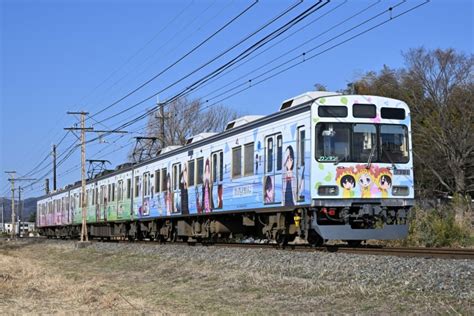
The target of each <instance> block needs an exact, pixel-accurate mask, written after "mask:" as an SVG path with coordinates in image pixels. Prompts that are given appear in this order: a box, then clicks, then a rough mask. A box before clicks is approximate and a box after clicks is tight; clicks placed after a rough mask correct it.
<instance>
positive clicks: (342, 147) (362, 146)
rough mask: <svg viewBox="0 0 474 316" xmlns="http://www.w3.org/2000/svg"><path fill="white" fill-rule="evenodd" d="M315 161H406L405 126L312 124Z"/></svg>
mask: <svg viewBox="0 0 474 316" xmlns="http://www.w3.org/2000/svg"><path fill="white" fill-rule="evenodd" d="M315 140H316V159H317V160H318V161H319V162H335V163H338V162H361V163H366V162H381V163H407V162H408V160H409V155H408V130H407V127H406V126H404V125H392V124H361V123H353V124H352V123H319V124H317V125H316V137H315Z"/></svg>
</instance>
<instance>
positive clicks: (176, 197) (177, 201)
mask: <svg viewBox="0 0 474 316" xmlns="http://www.w3.org/2000/svg"><path fill="white" fill-rule="evenodd" d="M172 178H173V179H172V186H173V208H172V213H181V190H180V186H179V182H180V179H181V164H180V163H176V164H174V165H173V175H172Z"/></svg>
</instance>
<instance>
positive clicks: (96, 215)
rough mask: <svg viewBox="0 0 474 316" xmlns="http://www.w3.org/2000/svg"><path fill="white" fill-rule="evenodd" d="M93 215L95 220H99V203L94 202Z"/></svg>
mask: <svg viewBox="0 0 474 316" xmlns="http://www.w3.org/2000/svg"><path fill="white" fill-rule="evenodd" d="M95 217H96V218H97V221H98V222H100V205H99V203H96V204H95Z"/></svg>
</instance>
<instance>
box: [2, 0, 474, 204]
mask: <svg viewBox="0 0 474 316" xmlns="http://www.w3.org/2000/svg"><path fill="white" fill-rule="evenodd" d="M254 2H255V1H254V0H234V1H231V0H229V1H224V0H194V1H193V0H175V1H171V0H170V1H167V0H161V1H158V0H157V1H151V0H133V1H132V0H113V1H112V0H69V1H66V0H54V1H53V0H0V23H1V24H0V196H5V195H9V194H11V193H9V192H8V185H9V184H8V181H7V175H6V174H5V173H4V171H6V170H16V171H17V172H18V174H17V176H18V177H21V176H23V177H25V176H27V177H28V178H36V179H38V180H37V181H38V183H36V184H34V185H32V186H29V187H28V186H27V185H28V184H29V183H31V182H28V181H22V182H19V185H22V186H24V187H26V190H25V191H24V196H26V197H33V196H40V195H42V194H43V193H44V180H43V179H44V177H45V176H47V177H49V178H50V179H51V177H52V173H51V172H50V170H51V162H52V159H51V156H50V155H49V153H50V151H51V146H52V145H53V144H58V143H59V142H60V141H61V140H62V142H61V143H60V145H59V146H58V156H60V157H64V156H65V154H66V153H67V149H68V148H69V147H70V146H71V145H72V144H73V143H74V142H75V141H76V138H75V136H74V135H73V134H71V133H69V134H67V135H66V132H65V131H64V128H65V127H71V126H73V125H74V124H75V123H77V122H78V117H75V116H73V115H67V114H66V112H67V111H87V112H89V113H90V116H93V118H92V119H88V121H87V125H88V126H93V127H94V128H95V129H102V130H104V129H114V128H116V127H117V126H119V125H120V124H121V123H122V122H126V121H128V120H131V119H133V118H135V117H137V116H139V115H140V114H142V113H144V112H145V111H146V110H149V109H151V108H153V106H155V104H156V102H157V101H161V102H163V101H166V100H167V99H169V98H171V97H173V96H175V95H176V94H178V93H179V92H181V91H183V90H184V89H186V88H187V87H189V86H190V84H192V83H194V82H196V80H198V79H200V78H202V77H203V76H205V75H208V74H210V73H211V72H212V71H214V70H216V69H218V68H219V67H220V66H222V65H224V64H226V63H227V62H228V61H230V60H232V59H233V58H235V57H236V56H238V55H239V54H241V53H242V52H244V51H245V50H246V49H247V48H249V47H251V46H252V45H254V44H255V43H257V42H259V41H260V40H261V39H262V38H264V37H265V36H267V35H269V34H271V33H272V32H274V31H275V30H277V29H278V28H279V27H281V26H283V25H284V24H286V23H287V22H289V21H290V20H291V19H293V18H294V17H296V16H297V15H299V14H300V13H302V12H303V11H305V10H306V9H308V8H310V7H311V6H312V5H313V4H315V3H316V2H317V1H304V2H302V3H300V1H297V0H291V1H289V0H285V1H284V0H260V1H258V2H257V3H255V4H254ZM423 2H424V0H408V1H405V2H403V1H392V0H380V1H377V0H371V1H368V0H367V1H366V0H360V1H354V0H351V1H344V0H333V1H331V2H330V3H328V4H326V5H325V6H323V7H322V8H320V9H319V10H317V11H315V12H314V13H313V14H311V15H309V16H308V17H306V18H305V19H303V20H302V21H301V22H299V23H297V24H296V25H294V26H293V27H291V28H289V29H288V30H287V31H286V32H285V33H283V34H282V35H281V36H279V37H276V38H275V39H273V40H272V41H269V42H268V43H267V44H265V46H262V47H261V48H259V49H257V50H255V51H251V54H250V55H248V56H247V57H246V58H245V59H243V60H242V61H240V63H237V64H235V65H234V66H233V67H231V68H229V69H228V70H226V72H224V73H223V74H222V75H220V76H218V77H216V78H215V79H213V80H211V81H209V82H207V83H206V84H205V85H203V86H200V87H199V88H197V89H195V90H193V91H192V92H191V93H190V94H189V95H188V98H189V99H201V100H202V101H203V102H206V101H207V102H206V103H205V104H207V105H209V106H212V105H214V104H223V105H225V106H228V107H230V108H232V109H234V110H236V111H238V112H239V113H241V114H262V115H268V114H270V113H273V112H275V111H277V110H278V108H279V106H280V104H281V103H282V101H284V100H286V99H289V98H291V97H294V96H296V95H299V94H302V93H304V92H306V91H310V90H314V85H315V84H316V83H319V84H323V85H325V86H326V87H327V88H328V90H332V91H335V90H339V89H343V88H345V87H346V85H347V84H348V83H350V82H352V81H354V80H356V79H357V78H358V77H360V76H361V75H362V74H363V73H365V72H367V71H370V70H380V69H381V68H382V67H383V65H388V66H389V67H391V68H399V67H403V66H404V61H403V57H402V52H406V51H407V50H409V49H410V48H415V47H420V46H424V47H425V48H427V49H436V48H442V49H446V48H454V49H456V50H457V51H459V52H463V53H467V54H472V52H473V42H474V40H473V22H472V21H473V2H472V1H471V0H432V1H430V2H429V3H427V4H426V5H423V6H421V7H419V8H417V9H415V10H413V11H410V12H407V13H406V14H403V15H401V16H399V17H397V15H398V14H400V13H402V12H404V11H406V10H409V9H410V8H412V7H415V6H416V5H418V4H420V3H423ZM323 3H324V1H323ZM398 3H401V4H400V5H397V4H398ZM252 4H254V5H252ZM296 4H297V5H296ZM320 5H321V4H320ZM292 6H294V7H293V8H292V9H290V7H292ZM391 6H392V7H394V8H393V10H391V15H390V12H389V11H388V10H387V9H388V8H389V7H391ZM246 8H248V10H247V11H245V12H244V13H243V14H242V15H239V14H240V13H242V12H243V11H244V10H245V9H246ZM285 10H289V11H288V12H287V13H286V14H283V15H281V14H282V13H283V12H285ZM379 13H380V14H379ZM280 15H281V16H280ZM278 16H280V17H279V18H277V19H276V20H275V21H274V22H273V23H270V22H271V21H272V20H273V19H275V18H276V17H278ZM374 16H376V17H374ZM372 17H374V18H372ZM390 17H392V19H391V20H390ZM230 21H232V22H231V23H229V22H230ZM384 21H388V22H387V23H384V24H381V25H380V26H379V27H376V28H374V29H372V30H370V31H367V32H363V31H364V30H368V29H370V28H372V27H374V26H376V25H378V24H380V23H383V22H384ZM363 22H364V23H363ZM361 23H363V24H361ZM359 24H361V25H360V26H359V27H356V28H355V26H357V25H359ZM265 25H267V26H266V27H264V26H265ZM221 28H222V30H220V29H221ZM351 29H352V30H351ZM219 30H220V31H219ZM214 33H215V35H213V34H214ZM359 33H361V34H360V35H358V36H356V35H357V34H359ZM252 34H254V35H253V36H250V35H252ZM353 36H356V37H354V38H353V39H351V40H350V38H351V37H353ZM209 37H210V39H209V40H207V41H205V39H206V38H209ZM247 37H248V39H246V38H247ZM244 39H246V40H245V41H244ZM204 41H205V42H204ZM203 42H204V43H203ZM201 43H202V45H201ZM305 43H306V44H305ZM234 46H235V48H233V49H231V48H232V47H234ZM303 53H305V54H304V55H303ZM184 56H185V57H184ZM181 57H183V58H181ZM176 62H177V63H176ZM285 62H286V63H285ZM175 63H176V64H175ZM173 64H174V65H173ZM280 64H283V65H282V66H280V67H279V68H278V67H277V66H278V65H280ZM296 64H297V65H296ZM292 65H294V67H292V68H290V69H286V68H288V66H292ZM168 67H169V69H168V70H166V71H164V70H165V69H167V68H168ZM285 69H286V70H285ZM283 70H285V71H283ZM160 73H162V74H160ZM158 74H160V75H159V76H157V77H156V78H155V79H154V80H151V81H150V82H149V83H148V84H146V85H144V86H143V87H141V88H140V89H138V90H137V91H136V92H134V93H131V92H133V91H134V90H135V89H137V88H138V87H140V86H141V85H142V84H144V83H145V82H147V81H149V80H150V79H151V78H153V77H155V76H156V75H158ZM259 81H261V82H259ZM233 87H235V88H234V90H231V91H228V92H227V93H224V92H225V91H226V90H228V89H229V88H233ZM244 88H245V89H244ZM235 92H239V93H235ZM130 93H131V94H130ZM128 94H130V95H129V96H128V97H126V98H123V97H125V96H127V95H128ZM155 94H157V95H156V96H155ZM122 98H123V100H121V99H122ZM146 99H148V100H146ZM119 100H121V101H120V102H118V101H119ZM141 101H144V102H143V103H140V102H141ZM138 103H140V104H139V105H137V106H134V105H135V104H138ZM106 107H108V108H107V109H106V110H104V111H103V112H100V113H98V112H99V111H100V110H102V109H104V108H106ZM127 109H128V110H127ZM123 110H126V111H125V112H124V113H122V114H121V115H118V116H116V117H113V118H111V119H108V120H106V121H104V122H103V123H102V124H98V123H97V122H98V121H99V122H100V121H101V120H103V119H106V118H109V117H111V116H112V115H113V114H116V113H118V112H120V111H123ZM95 113H98V114H97V115H96V116H94V114H95ZM145 123H146V120H142V121H139V122H137V123H136V124H135V125H132V126H130V127H127V128H126V130H127V131H129V132H130V133H128V134H126V135H109V136H105V137H103V138H102V139H101V140H100V141H96V142H92V143H90V144H88V145H87V149H86V152H87V159H107V160H110V162H111V168H113V167H115V166H116V165H117V164H120V163H123V162H125V161H126V157H127V153H128V152H129V151H130V150H131V148H132V147H133V137H136V136H140V135H143V134H142V133H143V132H144V130H143V126H144V125H145ZM65 135H66V136H65ZM94 136H96V135H93V134H88V135H87V137H88V139H91V138H93V137H94ZM61 155H62V156H61ZM30 171H34V172H33V173H31V174H29V172H30ZM79 179H80V151H79V150H76V151H75V152H74V153H73V154H72V155H70V156H69V158H68V159H66V160H64V161H63V162H62V163H61V164H60V165H59V166H58V186H59V187H63V186H65V185H67V184H70V183H73V182H75V181H77V180H79Z"/></svg>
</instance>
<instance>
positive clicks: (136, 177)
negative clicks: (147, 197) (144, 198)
mask: <svg viewBox="0 0 474 316" xmlns="http://www.w3.org/2000/svg"><path fill="white" fill-rule="evenodd" d="M139 181H140V177H139V176H135V197H138V196H139V195H140V192H139V191H138V190H139V188H140V185H139Z"/></svg>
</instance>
